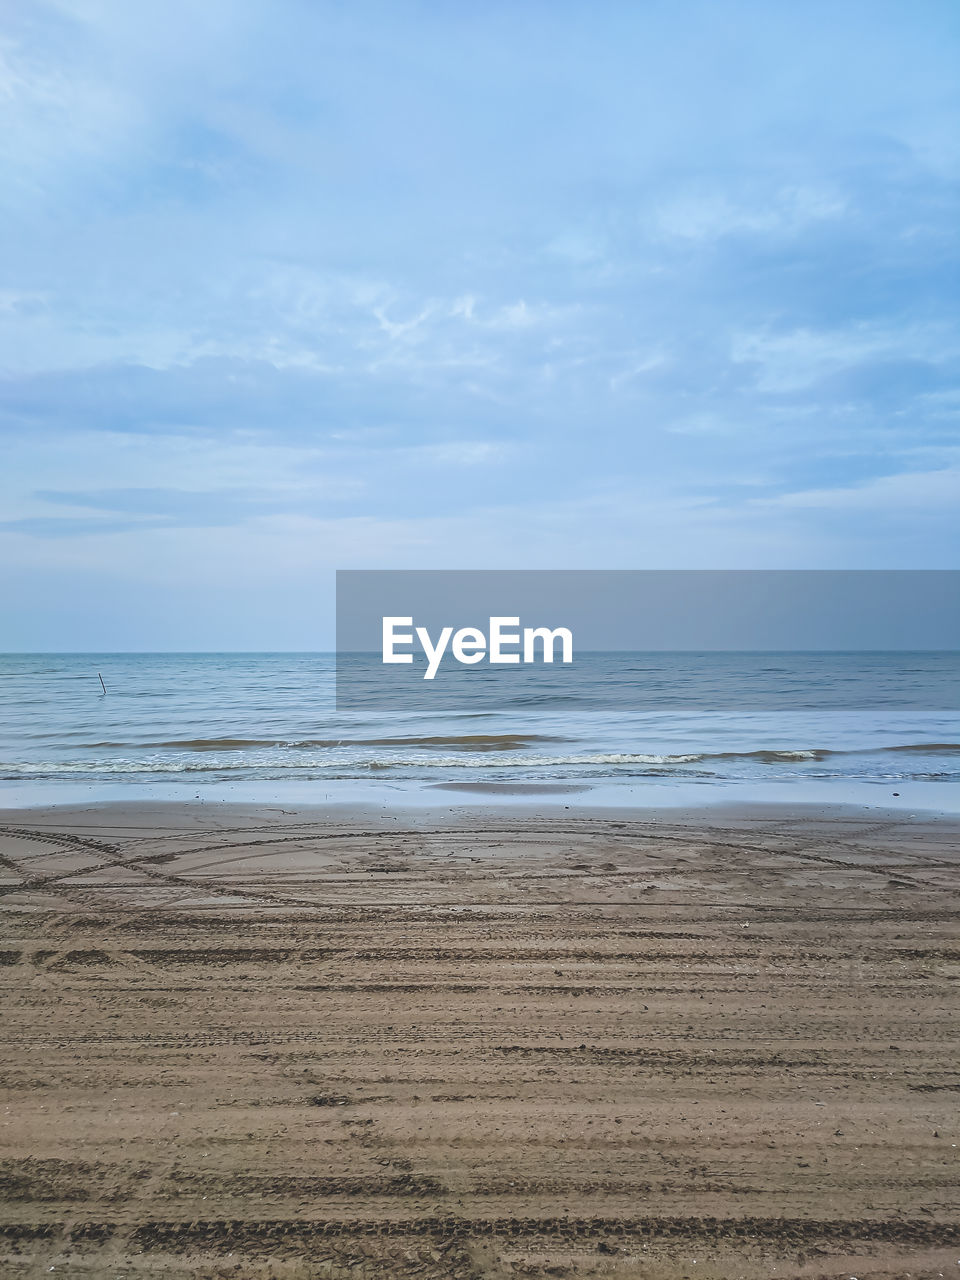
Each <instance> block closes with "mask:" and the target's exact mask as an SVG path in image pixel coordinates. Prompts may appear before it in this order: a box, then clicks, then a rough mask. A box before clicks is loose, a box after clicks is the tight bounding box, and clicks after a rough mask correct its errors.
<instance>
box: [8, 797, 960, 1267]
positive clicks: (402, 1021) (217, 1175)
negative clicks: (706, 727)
mask: <svg viewBox="0 0 960 1280" xmlns="http://www.w3.org/2000/svg"><path fill="white" fill-rule="evenodd" d="M957 837H958V824H957V822H956V820H955V819H938V818H935V817H930V816H917V817H915V818H912V819H911V818H907V817H904V816H902V815H890V814H885V813H882V812H880V811H870V812H866V811H861V810H854V809H848V810H843V809H834V810H816V809H813V808H806V809H795V810H793V811H791V810H787V809H773V808H756V809H754V810H740V811H737V810H732V809H719V808H718V809H714V810H700V811H697V812H686V813H684V812H680V811H669V812H668V811H663V812H660V813H656V812H652V811H637V810H631V811H625V812H619V813H618V812H614V811H601V810H594V811H591V810H584V809H578V810H576V811H573V810H566V809H565V808H564V805H563V803H562V798H558V799H557V800H556V801H552V802H549V803H547V802H544V803H543V805H542V806H541V807H539V808H538V807H535V806H533V805H531V806H529V807H528V808H525V809H523V810H519V809H517V808H511V809H509V810H505V809H501V810H498V809H497V808H496V807H493V806H487V807H479V806H476V805H475V806H473V807H469V808H462V809H461V808H458V809H456V810H445V809H434V810H421V811H413V810H403V811H402V812H396V813H390V812H389V811H386V810H381V811H366V812H365V811H361V810H355V811H350V810H346V809H329V810H325V811H321V810H299V811H294V810H284V809H280V808H276V807H274V808H267V807H259V808H256V809H254V808H250V807H246V808H245V807H243V806H237V805H230V806H227V805H219V806H218V805H199V804H198V805H193V806H190V805H176V806H162V805H150V806H147V805H138V806H123V805H101V806H95V807H88V808H74V809H64V808H59V809H47V810H37V809H34V810H24V811H21V812H12V811H10V810H7V811H4V812H3V813H2V814H0V855H2V863H0V887H2V890H3V895H2V897H0V909H2V913H3V938H4V941H3V944H2V951H0V960H2V962H3V963H2V965H0V985H2V993H3V994H2V999H3V1013H2V1019H0V1071H2V1076H3V1081H4V1103H3V1106H4V1115H3V1127H2V1131H0V1142H2V1150H0V1188H2V1202H3V1203H2V1209H0V1274H2V1275H3V1276H5V1277H6V1276H10V1277H27V1276H39V1275H48V1274H53V1275H69V1276H84V1277H93V1276H122V1277H131V1278H132V1277H141V1276H158V1275H162V1276H164V1277H173V1278H174V1280H177V1278H179V1277H214V1276H217V1277H220V1276H236V1277H251V1278H254V1277H255V1278H257V1280H266V1278H267V1277H278V1278H282V1277H290V1278H291V1280H292V1278H294V1277H307V1276H310V1277H314V1276H316V1277H346V1276H353V1277H356V1276H369V1277H381V1276H410V1277H414V1276H417V1277H421V1276H422V1277H462V1278H464V1280H466V1278H467V1277H508V1276H511V1277H512V1276H547V1275H549V1276H600V1275H604V1276H621V1277H641V1276H643V1277H652V1278H657V1277H663V1278H665V1280H666V1278H667V1277H670V1278H672V1277H687V1276H689V1277H736V1276H743V1277H751V1278H752V1277H761V1276H777V1277H783V1276H805V1277H806V1276H809V1277H850V1276H856V1277H858V1278H859V1280H866V1278H867V1277H881V1276H882V1277H893V1276H906V1275H910V1276H912V1277H914V1278H916V1277H924V1276H928V1277H939V1276H940V1275H941V1274H942V1275H957V1274H960V1267H958V1259H960V1196H958V1174H960V1163H958V1152H960V1123H958V1102H960V1002H958V998H957V987H958V980H960V930H958V922H960V879H958V874H957V872H958V864H960V842H958V838H957Z"/></svg>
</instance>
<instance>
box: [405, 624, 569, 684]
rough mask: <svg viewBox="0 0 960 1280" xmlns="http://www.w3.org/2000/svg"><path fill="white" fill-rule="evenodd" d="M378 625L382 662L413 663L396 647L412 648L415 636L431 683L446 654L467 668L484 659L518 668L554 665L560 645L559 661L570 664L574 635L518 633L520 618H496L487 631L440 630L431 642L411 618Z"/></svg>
mask: <svg viewBox="0 0 960 1280" xmlns="http://www.w3.org/2000/svg"><path fill="white" fill-rule="evenodd" d="M381 621H382V637H383V638H382V646H381V654H382V659H383V661H384V662H385V663H395V662H398V663H411V662H413V654H412V653H402V652H398V646H406V645H411V646H412V645H413V642H414V635H416V638H417V640H419V642H420V647H421V648H422V649H423V652H424V653H425V654H426V656H427V669H426V671H424V673H423V678H424V680H432V679H433V678H434V677H435V676H436V674H437V672H438V671H439V669H440V663H441V662H442V661H443V659H444V657H445V656H446V655H447V653H448V652H449V653H450V654H451V655H452V656H453V658H454V659H455V660H456V661H457V662H461V663H463V664H464V665H466V666H473V665H474V664H475V663H477V662H483V661H484V659H486V660H487V661H488V662H490V663H497V664H504V665H518V664H520V663H524V664H530V663H535V662H538V661H539V662H553V660H554V654H555V652H556V648H557V646H558V645H559V649H560V661H561V662H567V663H569V662H573V632H572V631H571V630H570V628H569V627H554V628H552V629H551V628H550V627H524V628H523V630H522V632H521V630H520V619H519V617H516V618H507V617H496V618H490V619H489V627H488V629H487V631H483V630H481V629H480V628H479V627H461V628H460V629H459V630H458V631H454V629H453V627H441V629H440V633H439V635H438V636H437V639H436V640H434V639H433V637H432V636H431V635H430V632H429V630H428V628H427V627H414V625H413V618H412V617H407V618H404V617H393V616H391V617H384V618H382V619H381ZM398 627H409V628H410V630H408V631H398V630H397V628H398ZM508 628H516V630H510V629H508ZM538 648H539V657H538ZM514 650H515V651H514Z"/></svg>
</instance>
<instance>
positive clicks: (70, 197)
mask: <svg viewBox="0 0 960 1280" xmlns="http://www.w3.org/2000/svg"><path fill="white" fill-rule="evenodd" d="M958 64H960V8H958V7H957V5H956V4H955V3H953V0H943V2H931V0H919V2H918V3H912V4H909V5H907V4H903V3H899V2H898V3H896V4H887V3H883V0H873V2H871V3H864V4H859V3H849V2H844V0H840V3H830V4H819V3H816V0H805V3H803V4H799V5H793V4H787V3H782V4H781V3H770V0H763V2H762V3H759V2H758V3H738V2H737V0H724V2H722V3H715V2H712V3H704V4H699V3H694V2H688V0H679V2H676V0H674V2H672V3H645V2H643V0H637V2H636V3H627V2H626V0H622V2H618V3H613V2H610V0H600V2H599V3H595V4H590V5H588V4H585V3H576V4H574V3H569V2H565V0H549V3H537V2H534V0H509V3H507V2H504V3H500V2H499V0H484V3H482V4H467V3H454V2H453V0H432V2H431V3H412V2H408V0H391V2H390V3H384V4H372V3H366V2H365V0H358V2H357V3H350V4H346V3H337V4H333V3H323V2H322V0H317V2H312V3H297V2H296V0H274V2H273V3H269V4H268V3H253V2H251V0H230V2H229V3H221V2H220V0H204V3H203V4H199V5H198V4H192V3H191V4H186V3H180V2H179V0H172V2H171V0H164V2H163V3H160V2H159V0H156V2H155V0H143V3H137V4H129V3H126V0H110V2H97V0H58V2H57V3H48V4H34V3H29V0H26V2H25V0H21V3H19V4H17V5H16V6H8V7H7V9H6V12H5V15H4V17H3V20H2V35H0V112H2V115H3V119H2V121H0V152H2V154H0V165H2V168H0V172H2V174H3V178H2V182H0V431H2V433H3V442H2V449H3V457H4V466H3V468H2V474H0V592H2V597H3V600H4V604H3V606H2V615H0V647H2V648H7V649H33V648H41V649H73V648H78V649H85V648H91V649H101V648H107V649H122V648H140V649H144V648H145V649H150V648H160V649H162V648H174V649H177V648H184V649H193V648H236V649H245V648H318V647H326V646H327V645H329V643H330V640H331V638H332V629H331V625H330V623H331V614H332V571H333V569H335V568H337V567H341V568H364V567H374V568H434V567H436V568H450V567H469V568H500V567H530V568H920V567H931V568H947V567H956V566H957V565H958V564H960V558H958V537H957V526H958V511H960V442H958V433H957V413H958V409H960V379H958V374H960V342H958V336H960V324H958V319H957V304H956V300H957V297H958V286H960V281H958V278H957V259H958V232H957V228H958V226H960V201H958V190H960V157H958V150H957V138H958V136H960V77H958V76H957V74H956V67H957V65H958Z"/></svg>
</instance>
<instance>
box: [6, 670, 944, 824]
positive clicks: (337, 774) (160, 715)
mask: <svg viewBox="0 0 960 1280" xmlns="http://www.w3.org/2000/svg"><path fill="white" fill-rule="evenodd" d="M98 673H100V674H102V676H103V680H104V683H105V685H106V692H105V693H104V691H103V689H102V688H101V685H100V680H99V678H98ZM334 674H335V661H334V656H333V655H332V654H290V653H283V654H55V655H52V654H39V655H38V654H32V655H30V654H27V655H21V654H13V655H11V654H8V655H0V803H2V804H3V805H5V806H15V805H17V804H29V803H36V802H40V801H43V802H50V801H56V800H58V799H63V800H69V801H75V800H76V799H78V798H87V799H92V800H93V799H98V798H105V799H107V798H109V799H117V798H122V797H124V796H130V797H131V798H132V797H134V796H136V797H138V798H139V797H143V796H145V795H149V796H152V797H155V798H171V799H173V798H183V797H184V796H189V797H191V798H192V797H194V796H198V795H199V796H200V797H201V798H204V799H216V798H230V799H237V798H249V799H251V800H263V799H264V798H268V797H269V798H279V799H282V798H284V797H285V796H286V797H289V798H291V799H297V800H300V801H308V800H311V799H317V800H329V799H336V798H348V799H353V800H356V799H358V798H360V799H362V798H363V797H364V796H367V795H369V796H377V797H380V798H383V797H384V796H387V795H388V794H389V795H393V796H396V795H397V794H398V793H402V794H403V795H405V796H406V797H408V798H409V797H411V796H418V797H421V798H423V797H426V798H430V797H431V796H432V797H433V798H434V802H436V798H437V797H438V796H440V795H441V794H443V795H444V796H445V802H447V803H449V802H450V801H451V798H452V796H453V792H450V791H446V790H445V791H443V792H440V791H437V789H436V788H437V787H438V786H439V787H441V788H444V789H447V788H451V787H457V788H466V790H465V791H464V792H463V794H464V795H469V794H471V792H473V793H482V792H483V791H485V790H486V791H490V792H491V793H492V794H506V793H509V792H511V791H513V792H517V793H520V794H523V793H529V794H549V792H550V790H551V789H555V790H557V791H558V793H561V794H562V792H560V789H561V788H567V789H570V792H571V795H572V794H574V793H575V792H576V793H577V794H580V795H583V796H587V797H599V796H602V797H603V799H604V802H608V801H609V800H610V799H611V798H612V799H614V800H616V799H621V800H623V801H624V802H625V803H638V802H639V803H644V802H651V803H653V802H655V803H663V802H669V800H670V797H677V798H680V797H682V798H683V800H684V802H687V801H689V800H691V799H700V800H712V799H717V798H736V797H738V796H742V797H745V798H751V797H754V798H755V797H757V796H763V795H767V796H769V797H770V798H778V799H783V798H792V799H796V800H803V799H824V798H827V799H829V798H834V799H838V800H843V799H849V798H851V797H852V798H859V799H861V800H862V799H863V798H864V797H874V802H875V803H884V802H886V801H888V800H889V801H890V802H893V801H894V799H895V798H900V797H904V796H905V797H906V798H907V800H908V801H909V802H910V803H914V804H916V803H922V805H923V807H926V808H942V809H944V810H949V811H957V810H958V809H960V799H958V798H960V712H958V710H957V708H958V706H960V654H958V653H930V652H924V653H875V652H870V653H840V654H824V653H817V654H783V653H775V654H688V653H683V654H651V653H643V654H587V655H578V657H577V678H576V680H575V681H571V680H570V679H569V671H567V672H565V671H564V670H563V669H560V668H556V669H554V670H550V669H549V668H540V669H539V670H538V672H537V675H536V680H535V682H534V683H533V684H532V685H531V683H530V682H528V681H524V680H519V681H516V680H511V679H509V678H503V677H501V678H500V683H499V686H498V690H497V695H496V697H495V698H494V699H493V700H491V698H490V697H489V696H486V697H484V698H483V699H479V700H476V701H475V702H472V701H471V700H470V699H464V698H462V697H459V696H453V695H452V693H451V690H450V688H449V687H448V689H447V690H446V692H445V691H444V689H443V688H441V687H439V686H438V688H437V690H436V694H435V695H434V692H433V691H431V693H430V695H429V696H425V697H424V699H423V700H422V705H421V706H419V707H418V709H417V710H415V711H411V710H410V709H409V708H407V709H401V710H384V709H383V708H382V706H381V705H380V700H379V699H378V691H377V690H378V686H377V682H376V680H377V676H376V673H375V672H374V673H372V674H371V676H370V679H369V681H368V684H367V685H366V686H365V687H364V686H362V685H360V686H357V685H354V687H353V689H352V696H351V698H350V700H349V703H350V705H349V709H343V706H342V705H341V709H340V710H339V711H338V710H337V706H336V700H335V682H334ZM894 793H899V795H898V796H897V797H894Z"/></svg>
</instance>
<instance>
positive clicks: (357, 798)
mask: <svg viewBox="0 0 960 1280" xmlns="http://www.w3.org/2000/svg"><path fill="white" fill-rule="evenodd" d="M485 798H487V799H488V804H490V805H494V806H503V807H505V808H511V809H515V810H516V811H517V812H520V813H522V812H525V811H527V810H528V809H529V808H530V807H531V806H532V807H533V808H536V807H537V806H540V805H545V804H549V803H551V802H553V803H557V804H560V805H561V806H562V807H564V806H565V807H567V808H570V809H571V810H575V811H577V812H580V811H586V810H594V809H595V810H623V811H630V812H633V813H637V814H642V813H644V812H651V811H659V810H663V811H669V812H683V811H696V812H704V811H708V810H713V809H717V808H724V809H726V808H729V807H731V806H732V807H753V806H756V807H765V808H798V809H810V808H823V807H827V808H856V809H862V810H869V811H871V812H877V811H882V812H886V811H891V812H899V813H903V814H910V813H916V812H923V813H929V814H936V813H939V814H942V815H953V816H958V817H960V783H954V782H939V781H936V782H934V781H914V780H906V781H904V780H901V779H897V780H890V782H884V783H877V782H862V781H858V780H856V779H829V780H810V779H803V780H802V781H799V782H783V781H776V782H766V783H765V782H729V783H717V782H713V783H700V782H689V781H680V780H671V781H669V782H659V781H646V780H644V781H640V782H626V781H619V780H616V779H610V778H605V779H602V780H596V781H590V780H580V779H571V780H570V781H569V782H567V781H564V780H551V781H549V782H538V781H528V780H524V781H518V782H502V781H496V782H465V781H464V782H460V781H456V780H454V781H449V780H444V781H442V782H433V783H413V782H392V781H391V782H387V781H384V780H372V779H336V780H332V781H328V780H319V781H309V782H292V781H289V780H283V781H280V782H277V781H262V782H250V781H244V782H215V783H193V784H186V783H173V782H168V783H160V784H157V783H143V784H137V783H131V782H120V783H106V782H102V781H97V782H89V783H85V782H84V783H81V782H67V781H63V780H40V781H32V782H27V783H24V782H22V781H17V782H12V781H9V780H8V781H0V817H2V816H3V815H4V814H6V813H10V812H17V811H26V810H43V809H47V808H72V807H76V806H77V805H84V806H89V805H98V804H147V805H152V804H167V805H170V804H172V805H177V804H193V803H197V802H199V803H201V804H204V805H207V806H210V807H221V806H230V805H237V804H239V805H244V806H247V807H257V806H277V805H282V806H283V807H287V808H298V809H301V808H302V809H308V808H309V809H316V810H322V809H325V808H330V807H338V806H348V807H353V808H357V809H370V810H382V809H385V808H394V809H397V810H398V811H404V812H406V811H408V810H417V809H431V810H433V809H436V810H444V809H449V808H452V807H461V808H463V807H471V806H476V805H482V804H483V801H484V799H485Z"/></svg>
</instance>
